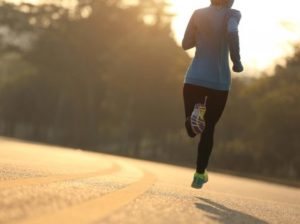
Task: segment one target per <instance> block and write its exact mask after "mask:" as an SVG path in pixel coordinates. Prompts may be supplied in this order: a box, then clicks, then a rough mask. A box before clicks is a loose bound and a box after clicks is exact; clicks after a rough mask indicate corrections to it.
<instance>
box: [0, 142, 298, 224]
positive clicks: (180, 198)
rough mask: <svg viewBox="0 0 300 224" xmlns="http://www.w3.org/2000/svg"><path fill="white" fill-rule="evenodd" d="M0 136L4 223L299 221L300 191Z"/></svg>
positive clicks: (1, 215) (0, 218)
mask: <svg viewBox="0 0 300 224" xmlns="http://www.w3.org/2000/svg"><path fill="white" fill-rule="evenodd" d="M193 172H194V171H193V170H192V169H187V168H182V167H177V166H171V165H164V164H159V163H153V162H145V161H141V160H134V159H128V158H122V157H117V156H110V155H106V154H100V153H91V152H83V151H81V150H75V149H66V148H61V147H54V146H47V145H41V144H34V143H28V142H22V141H16V140H14V141H13V140H10V139H5V138H0V223H1V224H2V223H9V224H14V223H16V224H18V223H41V224H45V223H53V224H60V223H64V224H67V223H71V224H77V223H78V224H85V223H93V224H112V223H118V224H127V223H132V224H135V223H136V224H144V223H145V224H160V223H164V224H171V223H172V224H176V223H182V224H202V223H203V224H210V223H220V224H235V223H238V224H241V223H247V224H248V223H249V224H251V223H258V224H265V223H280V224H298V223H300V190H299V189H297V188H291V187H285V186H280V185H275V184H269V183H265V182H260V181H255V180H250V179H246V178H240V177H234V176H228V175H221V174H217V173H210V176H209V178H210V181H209V183H208V184H207V185H206V186H205V187H204V188H203V189H202V190H195V189H192V188H190V183H191V178H192V176H193Z"/></svg>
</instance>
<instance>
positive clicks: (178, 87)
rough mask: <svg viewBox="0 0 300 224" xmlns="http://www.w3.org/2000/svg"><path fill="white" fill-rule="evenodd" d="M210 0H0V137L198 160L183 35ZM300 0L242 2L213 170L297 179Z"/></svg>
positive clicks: (183, 161)
mask: <svg viewBox="0 0 300 224" xmlns="http://www.w3.org/2000/svg"><path fill="white" fill-rule="evenodd" d="M208 4H209V1H208V0H188V1H182V0H166V1H163V0H133V1H132V0H131V1H130V0H123V1H122V0H78V1H77V0H65V1H64V0H44V1H43V0H27V1H25V0H24V1H22V0H6V1H5V0H0V135H2V136H8V137H15V138H20V139H26V140H32V141H39V142H45V143H49V144H56V145H63V146H68V147H75V148H80V149H86V150H94V151H101V152H107V153H113V154H118V155H125V156H130V157H136V158H142V159H148V160H155V161H161V162H166V163H172V164H177V165H184V166H189V167H194V163H195V161H196V142H197V140H190V139H189V138H188V137H187V135H186V134H185V130H184V119H185V118H184V111H183V99H182V83H183V78H184V75H185V71H186V69H187V66H188V65H189V63H190V61H191V56H192V54H193V52H192V51H191V52H184V51H183V50H182V49H181V48H180V41H181V38H182V36H183V33H184V29H185V26H186V24H187V22H188V20H189V17H190V15H191V14H192V12H193V10H195V9H197V8H199V7H203V6H207V5H208ZM297 4H298V3H297V2H296V1H293V0H286V1H284V2H283V1H276V2H274V1H271V0H265V1H263V2H262V1H259V0H253V1H241V0H240V1H239V0H237V1H236V4H235V5H234V8H237V9H239V10H241V11H242V14H243V18H242V22H241V24H240V35H241V48H242V58H243V61H244V64H245V65H246V72H244V73H243V74H240V75H234V77H233V86H232V90H231V93H230V98H229V102H228V104H227V108H226V110H225V113H224V115H223V117H222V119H221V121H220V123H219V125H218V128H217V133H216V138H215V148H214V152H213V155H212V158H211V164H210V168H211V169H213V170H217V171H224V172H235V173H237V174H242V175H250V176H255V177H264V178H275V179H277V180H278V179H279V180H282V181H299V179H300V153H299V149H300V137H299V136H300V130H299V127H300V104H299V102H300V101H299V96H300V47H299V46H300V44H299V43H300V17H299V16H298V12H297V11H296V10H297V9H298V7H297Z"/></svg>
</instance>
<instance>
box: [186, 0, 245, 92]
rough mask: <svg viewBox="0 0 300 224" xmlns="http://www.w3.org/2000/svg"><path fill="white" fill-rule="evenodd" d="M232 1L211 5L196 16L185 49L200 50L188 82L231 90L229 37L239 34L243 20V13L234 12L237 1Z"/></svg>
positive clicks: (189, 26)
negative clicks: (234, 2)
mask: <svg viewBox="0 0 300 224" xmlns="http://www.w3.org/2000/svg"><path fill="white" fill-rule="evenodd" d="M230 2H231V3H230V5H228V6H214V5H211V6H209V7H207V8H202V9H198V10H196V11H195V12H194V13H193V15H192V17H191V19H190V21H189V24H188V26H187V29H186V32H185V35H184V39H183V41H182V47H183V49H185V50H187V49H190V48H193V47H196V53H195V57H194V59H193V61H192V63H191V65H190V66H189V68H188V70H187V73H186V77H185V81H184V82H185V83H187V84H193V85H198V86H203V87H207V88H211V89H216V90H229V89H230V85H231V72H230V68H229V48H228V38H227V37H228V34H230V33H237V34H238V25H239V22H240V19H241V13H240V12H239V11H237V10H234V9H231V6H232V4H233V1H232V0H231V1H230ZM238 50H239V48H238ZM238 53H239V52H238ZM238 57H239V55H238ZM231 58H232V57H231Z"/></svg>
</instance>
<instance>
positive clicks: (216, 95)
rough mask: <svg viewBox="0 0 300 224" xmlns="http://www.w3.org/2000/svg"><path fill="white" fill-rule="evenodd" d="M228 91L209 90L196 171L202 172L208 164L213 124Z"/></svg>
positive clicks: (222, 109)
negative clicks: (204, 125)
mask: <svg viewBox="0 0 300 224" xmlns="http://www.w3.org/2000/svg"><path fill="white" fill-rule="evenodd" d="M227 96H228V91H217V90H211V91H210V93H209V94H208V99H207V111H206V115H205V122H206V128H205V130H204V132H203V133H202V135H201V139H200V142H199V144H198V158H197V172H198V173H204V171H205V169H206V168H207V166H208V161H209V157H210V155H211V152H212V149H213V144H214V131H215V126H216V124H217V122H218V120H219V119H220V117H221V115H222V113H223V111H224V108H225V104H226V101H227Z"/></svg>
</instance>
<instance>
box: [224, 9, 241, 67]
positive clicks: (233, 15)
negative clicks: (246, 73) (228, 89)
mask: <svg viewBox="0 0 300 224" xmlns="http://www.w3.org/2000/svg"><path fill="white" fill-rule="evenodd" d="M240 20H241V13H240V12H239V11H237V10H230V14H229V18H228V24H227V39H228V45H229V51H230V58H231V61H232V62H233V68H232V69H233V71H235V72H242V71H243V70H244V68H243V65H242V63H241V56H240V40H239V31H238V25H239V22H240Z"/></svg>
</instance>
